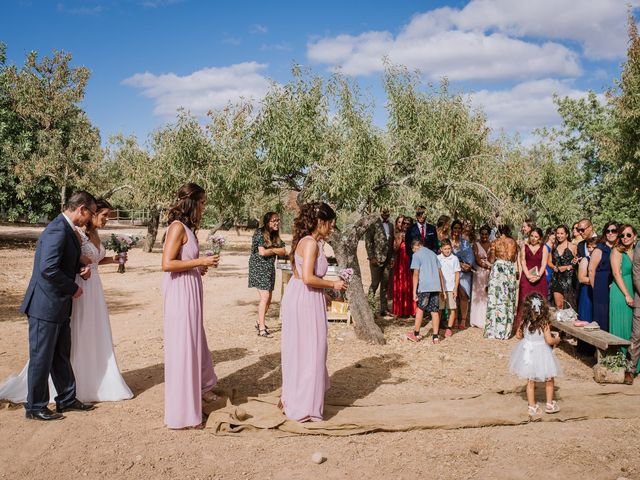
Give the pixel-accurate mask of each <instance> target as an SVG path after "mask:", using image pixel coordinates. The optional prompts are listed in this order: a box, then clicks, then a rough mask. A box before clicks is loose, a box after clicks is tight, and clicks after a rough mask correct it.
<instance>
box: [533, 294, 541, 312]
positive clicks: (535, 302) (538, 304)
mask: <svg viewBox="0 0 640 480" xmlns="http://www.w3.org/2000/svg"><path fill="white" fill-rule="evenodd" d="M531 306H532V307H533V310H534V311H535V312H536V313H540V308H541V307H542V301H541V300H540V298H539V297H535V298H532V299H531Z"/></svg>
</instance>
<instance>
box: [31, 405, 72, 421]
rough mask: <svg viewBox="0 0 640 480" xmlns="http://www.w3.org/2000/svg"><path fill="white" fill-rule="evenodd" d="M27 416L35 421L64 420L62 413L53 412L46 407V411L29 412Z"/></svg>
mask: <svg viewBox="0 0 640 480" xmlns="http://www.w3.org/2000/svg"><path fill="white" fill-rule="evenodd" d="M25 416H26V417H27V418H30V419H33V420H62V419H63V418H64V415H62V414H61V413H56V412H52V411H51V410H49V409H48V408H46V407H45V409H44V410H38V411H37V412H27V413H26V414H25Z"/></svg>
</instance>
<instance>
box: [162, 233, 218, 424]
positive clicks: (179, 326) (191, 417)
mask: <svg viewBox="0 0 640 480" xmlns="http://www.w3.org/2000/svg"><path fill="white" fill-rule="evenodd" d="M182 225H183V226H184V229H185V231H186V232H187V237H188V241H187V243H185V244H184V245H183V246H182V247H181V249H180V255H179V258H180V259H181V260H193V259H195V258H198V257H199V256H200V249H199V246H198V239H197V238H196V236H195V234H194V233H193V232H192V231H191V229H189V228H187V226H186V225H184V224H182ZM162 291H163V297H164V423H165V424H166V425H167V427H169V428H184V427H192V426H195V425H199V424H200V423H202V393H204V392H206V391H208V390H211V389H212V388H213V387H214V385H215V384H216V382H217V380H218V379H217V378H216V374H215V372H214V371H213V362H212V360H211V354H210V352H209V347H208V346H207V337H206V335H205V332H204V325H203V323H202V277H201V276H200V271H199V270H198V269H197V268H193V269H191V270H188V271H186V272H165V273H164V276H163V279H162Z"/></svg>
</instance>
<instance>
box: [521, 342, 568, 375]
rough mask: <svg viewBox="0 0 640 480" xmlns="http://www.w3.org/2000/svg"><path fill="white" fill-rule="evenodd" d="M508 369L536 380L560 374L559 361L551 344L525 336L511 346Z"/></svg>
mask: <svg viewBox="0 0 640 480" xmlns="http://www.w3.org/2000/svg"><path fill="white" fill-rule="evenodd" d="M509 370H510V371H511V373H513V374H515V375H517V376H518V377H520V378H524V379H527V380H535V381H536V382H544V381H545V380H549V379H551V378H555V377H560V376H562V369H561V368H560V362H558V359H557V358H556V356H555V354H554V353H553V349H552V348H551V346H549V345H547V344H546V343H545V342H544V341H542V342H541V341H539V340H536V341H532V340H529V339H527V338H524V339H522V340H520V341H519V342H518V343H517V344H516V345H515V347H513V351H512V352H511V359H510V361H509Z"/></svg>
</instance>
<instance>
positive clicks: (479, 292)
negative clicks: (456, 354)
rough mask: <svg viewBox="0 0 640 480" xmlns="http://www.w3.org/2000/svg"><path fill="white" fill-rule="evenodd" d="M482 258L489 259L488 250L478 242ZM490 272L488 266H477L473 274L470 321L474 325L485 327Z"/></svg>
mask: <svg viewBox="0 0 640 480" xmlns="http://www.w3.org/2000/svg"><path fill="white" fill-rule="evenodd" d="M476 244H477V248H478V256H479V257H480V260H484V261H485V262H486V261H487V251H486V250H485V249H484V248H483V247H482V244H481V243H480V242H476ZM489 272H490V270H489V269H487V268H482V267H480V266H478V267H476V272H475V273H474V274H473V286H472V288H471V291H472V292H473V295H471V314H470V318H469V323H470V324H471V326H472V327H478V328H484V324H485V320H486V317H487V286H488V285H489Z"/></svg>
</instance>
